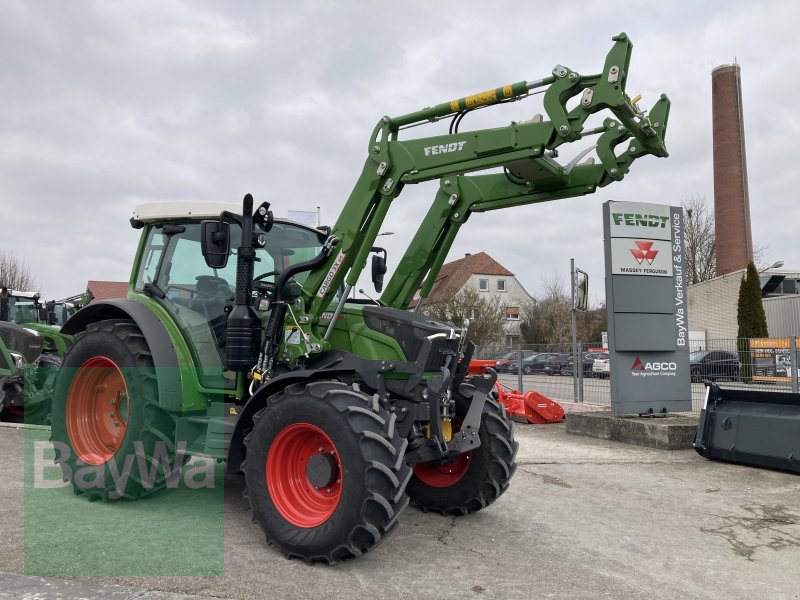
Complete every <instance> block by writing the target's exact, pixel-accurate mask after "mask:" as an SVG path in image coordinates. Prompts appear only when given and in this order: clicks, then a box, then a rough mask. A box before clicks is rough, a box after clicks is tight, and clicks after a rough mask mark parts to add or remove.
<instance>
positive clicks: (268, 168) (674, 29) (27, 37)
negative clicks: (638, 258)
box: [0, 1, 800, 297]
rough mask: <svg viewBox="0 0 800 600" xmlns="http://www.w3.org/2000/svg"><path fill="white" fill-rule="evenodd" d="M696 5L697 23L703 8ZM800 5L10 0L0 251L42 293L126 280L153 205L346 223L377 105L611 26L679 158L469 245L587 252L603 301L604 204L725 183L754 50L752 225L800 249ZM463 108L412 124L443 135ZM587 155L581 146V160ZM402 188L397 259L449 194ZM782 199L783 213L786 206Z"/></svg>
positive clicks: (554, 53) (555, 267)
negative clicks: (731, 69) (266, 206)
mask: <svg viewBox="0 0 800 600" xmlns="http://www.w3.org/2000/svg"><path fill="white" fill-rule="evenodd" d="M688 12H690V13H691V17H690V18H689V17H687V13H688ZM799 13H800V8H799V7H798V6H797V5H795V3H792V2H788V1H787V2H777V1H776V2H755V3H754V2H743V1H741V2H729V3H725V5H724V6H723V5H715V4H706V3H692V4H688V3H685V2H677V3H671V4H664V3H654V2H643V3H638V4H637V5H636V8H635V10H634V8H633V6H632V5H631V4H630V3H627V2H626V3H623V2H607V3H589V4H588V5H587V3H578V2H562V3H560V4H558V5H546V6H545V5H541V4H539V3H519V2H495V3H492V4H486V3H482V2H477V1H463V2H450V1H446V2H439V3H430V2H421V1H415V2H407V3H404V4H403V7H402V10H399V9H398V6H397V5H396V4H391V3H380V2H376V3H368V4H365V3H362V2H355V1H350V2H346V1H343V2H335V3H334V2H310V1H306V2H294V3H292V4H291V5H288V4H287V5H282V4H276V3H236V4H219V3H215V2H188V1H185V2H176V1H172V2H138V1H136V2H134V1H127V2H126V1H121V2H113V3H108V2H100V1H97V2H85V3H69V4H67V3H30V2H23V1H17V2H14V1H10V2H4V3H2V5H0V52H2V55H3V56H4V62H3V66H2V67H0V90H2V92H1V93H0V206H2V208H3V215H4V217H3V220H2V221H1V222H2V225H1V226H0V227H1V228H2V232H1V233H2V237H1V238H0V240H2V241H0V246H1V247H3V248H10V249H14V250H15V251H16V252H17V253H18V255H20V256H23V257H24V258H25V259H26V260H27V262H28V264H29V266H30V267H31V269H32V271H33V272H34V273H35V274H36V276H37V278H38V280H39V282H40V284H41V288H42V291H43V292H44V294H45V295H46V296H48V297H51V296H52V297H57V296H59V297H60V296H65V295H69V294H73V293H76V292H79V291H82V290H83V288H84V286H85V284H86V281H87V280H88V279H115V280H126V279H127V278H128V275H129V269H130V263H131V261H132V258H133V254H134V252H135V248H136V244H137V242H138V232H136V231H134V230H132V229H130V227H129V226H128V218H129V217H130V215H131V212H132V209H133V206H135V205H136V204H138V203H144V202H150V201H163V200H189V199H196V200H219V201H237V200H239V199H240V198H241V197H242V196H243V195H244V193H246V192H251V193H253V194H254V195H255V197H256V199H257V200H259V201H260V200H269V201H270V202H271V203H272V204H273V207H274V209H275V211H276V213H277V214H278V215H285V213H286V210H288V209H306V210H315V208H316V207H317V206H320V207H321V212H322V215H323V220H324V221H326V222H328V223H332V222H333V220H334V219H335V217H336V216H337V215H338V214H339V212H340V211H341V209H342V207H343V206H344V203H345V201H346V200H347V198H348V196H349V194H350V191H351V189H352V186H353V185H354V183H355V181H356V179H357V178H358V176H359V174H360V172H361V169H362V166H363V164H364V160H365V158H366V156H367V149H368V141H369V140H368V137H369V134H370V132H371V131H372V128H373V127H374V125H375V123H376V122H377V121H378V119H379V118H380V117H381V116H382V115H384V114H389V115H399V114H404V113H407V112H411V111H414V110H418V109H420V108H422V107H424V106H428V105H432V104H435V103H439V102H445V101H448V100H450V99H452V98H454V97H458V96H463V95H467V94H470V93H474V92H478V91H480V90H482V89H487V88H491V87H496V86H498V85H502V84H504V83H509V82H512V81H519V80H522V79H528V80H533V79H537V78H540V77H543V76H545V75H547V74H548V73H549V72H550V69H551V68H552V67H553V65H554V64H556V63H562V64H565V65H568V66H570V67H572V68H575V69H576V70H578V71H579V72H581V73H592V72H598V71H599V70H600V68H601V67H602V61H603V59H604V57H605V53H606V52H607V51H608V49H609V48H610V46H611V41H610V38H611V36H612V35H615V34H616V33H618V32H619V31H620V30H625V31H627V32H628V34H629V35H630V37H631V38H632V39H633V41H634V44H635V47H634V51H633V61H632V65H631V73H630V78H629V86H628V90H629V91H630V92H632V94H635V93H642V94H643V97H644V98H643V100H642V105H643V106H649V105H651V104H652V103H653V102H654V101H655V100H656V99H657V98H658V96H659V94H661V93H662V92H666V93H668V94H669V96H670V98H671V99H672V102H673V107H672V114H671V119H670V126H669V132H668V136H667V143H668V147H669V150H670V154H671V156H670V158H668V159H655V158H652V157H648V158H645V159H643V160H641V161H637V163H636V164H634V165H633V168H632V169H631V173H630V174H629V175H628V176H627V177H626V178H625V180H624V181H623V182H621V183H618V184H613V185H611V186H609V187H607V188H603V189H601V190H598V192H597V193H595V194H594V195H591V196H587V197H583V198H575V199H569V200H563V201H558V202H553V203H549V204H546V205H534V206H527V207H519V208H514V209H509V210H506V211H499V212H496V213H486V214H478V215H474V216H473V217H472V218H471V219H470V222H469V223H468V224H467V225H466V226H465V227H464V228H463V230H462V233H461V235H460V237H459V238H457V240H456V243H455V244H454V246H453V250H452V252H451V258H457V257H459V256H461V255H463V253H465V252H478V251H481V250H484V251H486V252H488V253H489V254H491V255H492V256H493V257H494V258H496V259H497V260H499V261H500V262H501V263H502V264H504V265H505V266H507V267H508V268H509V269H511V270H512V271H514V272H515V273H516V274H517V277H518V278H519V279H520V281H521V282H522V283H523V284H524V285H525V286H526V287H527V288H528V289H529V290H530V291H532V292H536V291H537V289H538V288H539V287H540V282H541V279H542V277H543V276H544V277H546V276H550V274H552V273H553V272H554V271H555V272H557V273H561V274H563V276H564V277H566V274H567V272H568V268H569V262H568V261H569V258H571V257H574V258H575V259H576V262H577V263H578V264H579V265H580V266H582V267H583V268H585V269H586V270H587V271H589V273H590V276H591V277H592V286H593V292H592V294H593V295H595V296H596V297H602V281H603V259H602V226H601V209H600V206H601V204H602V202H603V201H605V200H609V199H615V200H636V201H648V202H657V203H673V204H675V203H679V202H680V201H681V199H683V198H687V197H690V196H696V195H699V196H705V197H706V199H707V200H708V201H709V202H711V201H712V199H713V179H712V172H711V101H710V72H711V69H712V68H713V67H714V66H716V65H718V64H721V63H726V62H731V61H732V60H733V59H734V57H736V58H737V59H738V61H739V62H740V63H741V65H742V80H743V85H744V110H745V126H746V136H747V144H748V146H747V152H748V165H749V169H750V193H751V207H752V214H753V232H754V238H755V241H756V243H759V242H764V241H768V242H769V244H770V251H769V254H770V258H773V257H774V258H775V259H778V258H780V259H783V260H785V261H786V264H787V266H792V265H793V264H794V265H797V264H798V263H800V259H798V257H797V255H796V253H795V252H793V250H794V248H795V247H796V245H795V244H794V243H793V242H794V239H795V237H796V232H795V231H794V229H795V224H796V223H797V222H798V208H797V206H796V205H795V204H794V199H793V197H792V195H791V192H790V190H792V189H793V188H794V186H793V182H792V181H789V178H790V177H791V176H792V174H793V171H794V163H795V162H796V160H795V156H794V154H795V145H796V142H795V140H796V139H798V133H799V132H798V129H800V122H799V121H798V117H797V116H796V111H794V110H793V109H792V106H793V105H792V102H791V99H792V98H794V97H797V96H798V89H797V88H798V85H800V84H798V82H797V81H796V78H794V77H793V73H796V72H797V67H798V62H800V60H798V59H797V56H800V52H798V41H797V37H796V35H795V33H796V32H795V31H794V28H795V24H796V23H797V21H798V16H800V14H799ZM534 112H542V109H541V97H534V98H533V99H530V100H526V101H525V102H520V103H513V104H510V105H507V106H503V107H500V108H498V109H497V110H485V111H478V112H476V113H475V114H471V115H469V116H468V117H467V118H466V119H465V120H464V121H463V125H462V130H463V131H466V130H469V129H472V128H480V127H495V126H500V125H505V124H507V123H508V122H510V121H511V120H523V119H528V118H530V116H531V115H532V114H533V113H534ZM447 125H448V123H438V124H435V125H432V126H431V127H429V128H418V129H412V130H409V131H408V132H406V133H407V134H408V136H409V137H413V136H420V135H431V134H435V133H441V132H446V128H447ZM573 145H574V146H577V147H578V148H577V149H572V148H569V149H567V148H565V149H564V152H563V157H571V156H573V155H574V154H575V153H577V150H578V149H579V148H580V147H582V146H581V144H573ZM417 187H418V188H419V189H413V188H411V187H407V188H406V190H405V191H404V193H403V194H402V195H401V196H400V197H399V198H397V200H395V202H394V206H393V207H392V210H391V212H390V217H389V220H388V221H387V222H386V223H385V224H384V228H383V229H384V230H390V231H394V232H396V235H394V236H387V237H384V238H381V241H382V243H384V245H385V246H386V247H387V248H388V249H389V251H390V258H389V264H390V269H391V267H392V265H396V262H397V260H398V259H399V257H400V256H401V255H402V252H403V250H404V247H405V245H406V244H407V243H408V242H409V241H410V239H411V237H412V235H413V231H414V230H415V229H416V227H417V226H418V224H419V221H420V219H421V216H422V215H423V214H424V213H425V211H426V210H427V207H428V206H429V205H430V202H431V201H432V199H433V198H434V196H435V194H436V191H437V189H438V188H437V183H436V182H431V183H427V184H423V185H420V186H417ZM776 214H777V215H779V218H776V217H775V216H774V215H776Z"/></svg>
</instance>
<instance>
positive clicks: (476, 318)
mask: <svg viewBox="0 0 800 600" xmlns="http://www.w3.org/2000/svg"><path fill="white" fill-rule="evenodd" d="M422 312H423V313H424V314H426V315H428V316H431V317H434V318H437V319H440V320H442V321H447V322H450V323H453V324H455V325H458V326H461V325H462V324H463V323H464V320H465V319H469V331H468V333H467V338H468V339H469V340H470V341H471V342H473V343H474V344H475V345H476V346H478V347H479V348H480V347H483V346H486V345H488V344H491V343H494V342H499V341H501V340H503V339H504V338H505V331H504V329H503V325H505V320H506V306H505V304H503V303H501V302H500V298H499V297H497V296H494V297H493V298H491V299H488V298H484V297H483V296H482V295H481V294H480V293H479V292H478V291H477V290H475V289H472V288H465V289H463V290H461V291H460V292H459V293H458V294H456V295H455V296H453V297H452V298H450V299H448V300H443V301H442V302H436V303H435V304H430V305H426V306H423V308H422Z"/></svg>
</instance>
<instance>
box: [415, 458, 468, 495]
mask: <svg viewBox="0 0 800 600" xmlns="http://www.w3.org/2000/svg"><path fill="white" fill-rule="evenodd" d="M471 463H472V450H470V451H469V452H464V454H459V455H458V456H457V457H456V458H454V459H453V460H452V461H451V462H448V463H445V464H436V463H434V462H424V463H418V464H416V465H414V475H416V476H417V479H419V480H420V481H422V483H426V484H428V485H430V486H432V487H437V488H446V487H450V486H451V485H453V484H455V483H456V482H458V481H460V480H461V478H462V477H464V475H466V474H467V471H469V466H470V464H471Z"/></svg>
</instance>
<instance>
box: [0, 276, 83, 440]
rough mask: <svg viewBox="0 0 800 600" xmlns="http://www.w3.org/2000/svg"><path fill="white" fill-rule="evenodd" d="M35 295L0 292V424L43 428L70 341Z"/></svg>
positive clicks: (12, 291)
mask: <svg viewBox="0 0 800 600" xmlns="http://www.w3.org/2000/svg"><path fill="white" fill-rule="evenodd" d="M39 298H40V296H39V293H38V292H21V291H16V290H9V289H7V288H5V287H4V288H2V290H0V357H2V358H0V421H7V422H12V423H23V422H25V423H29V424H35V425H47V424H48V423H49V421H50V402H51V398H52V396H53V389H54V383H55V377H56V374H57V372H58V369H59V367H60V366H61V360H62V358H63V356H64V353H65V352H66V350H67V348H68V347H69V346H70V344H71V343H72V336H69V335H64V334H62V333H61V330H60V327H59V326H58V325H54V324H53V318H52V317H51V316H50V315H51V314H52V313H51V311H49V310H48V308H47V307H46V306H43V305H42V303H41V302H40V300H39Z"/></svg>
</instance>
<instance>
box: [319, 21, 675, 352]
mask: <svg viewBox="0 0 800 600" xmlns="http://www.w3.org/2000/svg"><path fill="white" fill-rule="evenodd" d="M613 40H614V42H615V43H614V45H613V47H612V49H611V51H610V52H609V53H608V55H607V57H606V62H605V66H604V70H603V72H602V73H600V74H597V75H589V76H582V75H580V74H579V73H577V72H575V71H572V70H570V69H568V68H566V67H563V66H561V65H557V66H556V67H555V68H554V69H553V71H552V74H551V75H550V76H548V77H546V78H544V79H540V80H537V81H534V82H530V83H528V82H525V81H522V82H518V83H514V84H510V85H506V86H501V87H499V88H495V89H492V90H488V91H486V92H482V93H480V94H475V95H473V96H467V97H465V98H460V99H458V100H453V101H451V102H446V103H442V104H438V105H436V106H433V107H430V108H426V109H423V110H421V111H417V112H414V113H409V114H407V115H402V116H400V117H394V118H390V117H384V118H383V119H381V121H380V122H379V123H378V124H377V126H376V127H375V130H374V131H373V134H372V136H371V138H370V145H369V156H368V158H367V160H366V162H365V164H364V168H363V170H362V174H361V176H360V178H359V180H358V182H357V183H356V185H355V187H354V189H353V191H352V193H351V194H350V198H349V199H348V201H347V203H346V204H345V207H344V209H343V211H342V213H341V215H340V216H339V219H338V220H337V222H336V224H335V225H334V227H333V229H332V231H331V234H330V238H329V245H331V246H333V250H332V252H331V253H330V256H329V257H328V258H327V259H326V260H325V261H324V262H323V263H322V265H321V266H320V267H318V268H317V269H315V270H313V271H311V272H310V273H309V276H308V278H307V280H306V282H305V284H304V292H303V304H304V308H305V312H306V313H307V315H308V317H309V319H308V320H307V321H305V322H307V323H308V326H307V327H303V329H304V331H305V330H306V329H307V330H308V331H307V332H306V333H308V335H309V337H310V338H311V341H312V342H316V343H312V344H311V348H312V350H313V349H316V348H318V349H320V350H323V351H324V350H325V344H324V340H322V339H319V338H318V337H317V336H316V334H315V333H314V327H313V326H314V325H317V324H318V323H319V320H320V317H322V315H323V313H325V312H326V311H328V310H329V307H330V304H331V301H332V300H333V298H334V295H335V294H336V292H337V290H338V289H339V288H340V286H341V285H342V284H345V291H346V292H349V290H350V289H351V287H352V286H354V285H355V284H356V282H357V281H358V278H359V275H360V274H361V271H362V270H363V268H364V265H365V263H366V260H367V258H368V256H369V253H370V251H371V249H372V246H373V245H374V243H375V239H376V237H377V235H378V233H379V231H380V228H381V226H382V223H383V221H384V219H385V217H386V214H387V212H388V210H389V207H390V205H391V202H392V201H393V200H394V198H395V197H396V196H397V195H398V194H399V193H400V192H401V191H402V189H403V186H405V185H407V184H413V183H419V182H422V181H429V180H432V179H441V180H442V183H441V187H440V191H439V193H438V194H437V197H436V199H435V200H434V203H433V206H432V207H431V209H430V211H429V212H428V216H427V217H426V218H425V220H424V221H423V223H422V225H421V227H420V229H419V231H418V232H417V235H416V236H415V237H414V240H413V241H412V243H411V246H410V247H409V250H408V251H407V252H406V255H405V256H404V258H403V260H402V261H401V264H400V267H399V268H398V270H397V272H396V273H395V275H394V276H393V277H392V280H391V281H390V282H389V284H388V285H387V288H386V292H385V293H384V294H383V296H382V297H381V304H384V305H390V306H396V307H402V308H405V306H406V305H407V303H408V302H409V301H410V300H411V297H412V296H413V293H414V291H416V289H417V288H418V287H419V285H420V284H421V283H422V281H423V279H425V287H426V289H428V291H429V290H430V287H431V285H432V283H433V281H432V279H433V278H435V275H436V273H437V272H438V269H439V267H440V266H441V263H442V261H443V260H444V258H445V256H446V254H447V251H448V250H449V248H450V246H451V245H452V243H453V239H454V238H455V235H456V233H457V231H458V228H459V227H460V226H461V224H462V223H463V222H464V221H465V220H466V219H467V218H468V216H469V215H470V214H471V213H472V212H481V211H486V210H496V209H500V208H506V207H509V206H518V205H522V204H530V203H533V202H544V201H547V200H553V199H558V198H566V197H571V196H578V195H583V194H588V193H592V192H594V191H595V189H596V188H597V187H601V186H604V185H608V184H609V183H611V182H612V181H617V180H620V179H622V178H623V177H624V175H625V174H626V173H627V172H628V169H629V167H630V165H631V163H632V162H633V161H634V160H635V159H636V158H638V157H640V156H645V155H648V154H653V155H655V156H667V151H666V147H665V146H664V133H665V131H666V122H667V117H668V113H669V100H668V99H667V98H666V96H662V97H661V99H660V100H659V101H658V102H657V104H656V105H655V107H654V108H653V110H652V111H651V113H650V115H649V116H648V115H646V114H645V113H644V112H643V111H641V110H640V109H639V108H638V106H637V105H636V104H635V103H634V102H632V101H631V99H630V98H629V97H628V96H627V94H626V93H625V83H626V80H627V75H628V68H629V63H630V53H631V49H632V44H631V42H630V40H628V38H627V36H626V35H625V34H624V33H623V34H620V35H618V36H616V37H615V38H613ZM545 86H549V87H548V89H547V90H546V92H545V96H544V106H545V110H546V112H547V114H548V117H549V118H550V121H544V120H541V119H539V120H534V121H531V122H526V123H512V124H511V125H508V126H505V127H499V128H494V129H485V130H479V131H472V132H465V133H458V132H456V133H451V134H448V135H440V136H434V137H428V138H422V139H415V140H403V141H401V140H399V139H398V136H399V133H400V131H401V130H403V129H404V128H405V127H409V126H416V125H422V124H425V123H426V122H429V121H436V120H439V119H442V118H444V117H447V116H450V115H458V114H463V113H464V112H465V111H470V110H474V109H477V108H482V107H486V106H490V105H493V104H498V103H501V102H507V101H512V100H518V99H521V98H523V97H525V96H527V95H528V94H529V93H530V91H531V90H532V89H535V88H539V87H545ZM579 94H580V95H581V99H580V102H579V104H578V105H577V106H576V107H575V108H573V109H571V110H567V106H566V105H567V102H568V101H569V100H570V99H571V98H573V97H575V96H577V95H579ZM604 109H609V110H610V111H611V112H612V113H613V115H614V116H615V117H616V119H612V118H608V119H606V120H605V122H604V123H603V125H602V126H600V127H597V128H596V129H592V130H589V131H585V130H584V123H585V121H586V119H587V118H588V117H589V116H590V115H592V114H594V113H596V112H598V111H601V110H604ZM595 135H599V138H598V139H597V154H598V157H599V159H600V164H598V165H577V164H574V163H573V164H569V165H566V166H562V165H561V164H559V163H558V162H556V161H555V160H554V159H553V156H554V154H555V153H554V151H555V149H556V148H558V147H559V146H562V145H563V144H565V143H569V142H573V141H577V140H581V139H584V138H587V137H588V136H595ZM629 139H630V140H631V143H630V145H629V146H628V148H627V150H626V151H624V152H622V153H621V154H619V155H618V154H616V153H615V147H616V146H617V145H618V144H620V143H622V142H624V141H626V140H629ZM497 167H503V168H504V169H505V170H506V173H505V174H502V173H501V174H490V175H480V176H467V175H465V174H466V173H471V172H476V171H482V170H486V169H492V168H497ZM423 257H424V260H422V258H423ZM426 278H427V279H426ZM411 288H413V289H411ZM345 296H346V294H345ZM342 304H343V302H340V304H339V308H341V305H342Z"/></svg>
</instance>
